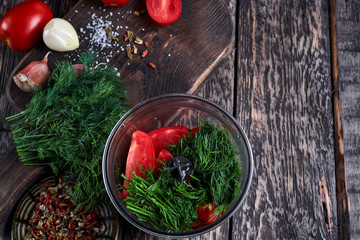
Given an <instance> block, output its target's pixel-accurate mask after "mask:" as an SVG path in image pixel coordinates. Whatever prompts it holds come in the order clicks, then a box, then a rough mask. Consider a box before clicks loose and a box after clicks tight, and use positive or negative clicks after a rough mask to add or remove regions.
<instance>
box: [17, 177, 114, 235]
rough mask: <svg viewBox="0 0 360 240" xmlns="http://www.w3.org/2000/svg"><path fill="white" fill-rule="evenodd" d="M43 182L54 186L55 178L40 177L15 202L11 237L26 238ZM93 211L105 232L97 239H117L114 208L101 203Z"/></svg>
mask: <svg viewBox="0 0 360 240" xmlns="http://www.w3.org/2000/svg"><path fill="white" fill-rule="evenodd" d="M45 182H47V183H50V184H51V185H52V186H56V184H57V178H56V177H54V176H51V177H47V178H44V179H42V180H41V181H40V182H38V183H37V184H35V185H34V186H33V187H32V188H30V189H29V191H27V192H26V193H25V194H24V196H23V197H22V198H21V199H20V201H19V203H18V204H17V206H16V209H15V213H14V217H13V221H12V228H11V239H13V240H23V239H26V235H29V231H28V228H29V227H30V224H29V219H30V218H31V217H32V215H33V212H34V210H35V205H36V202H35V198H36V197H37V196H40V192H41V188H42V186H43V185H44V183H45ZM95 211H96V213H97V214H98V215H99V216H100V217H101V219H100V222H99V223H100V225H104V226H105V232H104V233H103V234H102V235H101V236H100V237H99V238H98V239H99V240H101V239H107V240H108V239H115V240H116V239H119V215H118V213H117V212H116V210H115V209H114V208H113V207H112V206H111V205H109V204H107V203H101V204H99V206H98V207H97V208H96V209H95Z"/></svg>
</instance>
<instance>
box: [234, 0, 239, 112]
mask: <svg viewBox="0 0 360 240" xmlns="http://www.w3.org/2000/svg"><path fill="white" fill-rule="evenodd" d="M235 4H236V5H235V33H234V34H235V37H234V41H235V43H234V48H235V54H234V88H233V91H234V92H233V116H234V118H236V109H237V108H236V107H237V104H238V100H237V99H238V96H237V87H238V83H239V80H238V76H239V74H238V58H239V24H240V1H236V3H235Z"/></svg>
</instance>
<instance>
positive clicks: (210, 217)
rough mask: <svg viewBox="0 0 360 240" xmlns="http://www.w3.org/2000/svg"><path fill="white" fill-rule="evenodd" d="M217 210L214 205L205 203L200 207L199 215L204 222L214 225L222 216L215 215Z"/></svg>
mask: <svg viewBox="0 0 360 240" xmlns="http://www.w3.org/2000/svg"><path fill="white" fill-rule="evenodd" d="M215 210H216V206H215V204H214V203H204V204H201V205H200V206H199V207H198V209H197V214H198V216H199V218H200V219H201V220H202V221H204V222H206V223H213V222H215V221H216V220H217V219H218V218H219V217H220V215H221V214H218V215H217V216H215V215H214V213H215Z"/></svg>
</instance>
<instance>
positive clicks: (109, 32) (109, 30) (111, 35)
mask: <svg viewBox="0 0 360 240" xmlns="http://www.w3.org/2000/svg"><path fill="white" fill-rule="evenodd" d="M105 32H106V33H107V34H108V35H109V36H110V37H111V38H112V39H114V40H116V41H119V39H118V38H117V37H115V36H114V35H113V34H112V29H111V27H110V26H109V25H106V26H105Z"/></svg>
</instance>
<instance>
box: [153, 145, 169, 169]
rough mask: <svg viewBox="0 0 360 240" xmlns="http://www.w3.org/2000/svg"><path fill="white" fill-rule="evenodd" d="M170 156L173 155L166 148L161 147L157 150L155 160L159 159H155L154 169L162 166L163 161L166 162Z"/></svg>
mask: <svg viewBox="0 0 360 240" xmlns="http://www.w3.org/2000/svg"><path fill="white" fill-rule="evenodd" d="M172 158H173V155H172V154H171V152H170V151H169V150H167V149H166V148H163V149H161V151H160V152H159V155H158V156H157V160H160V161H156V166H155V171H156V170H157V169H159V168H162V166H163V162H165V163H167V162H168V161H169V160H170V159H172ZM155 171H154V172H155Z"/></svg>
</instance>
